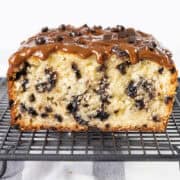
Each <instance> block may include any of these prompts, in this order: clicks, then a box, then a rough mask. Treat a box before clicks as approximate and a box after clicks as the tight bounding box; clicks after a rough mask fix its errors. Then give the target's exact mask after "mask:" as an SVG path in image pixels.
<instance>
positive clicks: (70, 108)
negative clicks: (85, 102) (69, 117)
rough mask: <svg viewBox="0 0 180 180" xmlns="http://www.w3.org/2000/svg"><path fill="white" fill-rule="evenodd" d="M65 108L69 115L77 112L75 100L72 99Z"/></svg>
mask: <svg viewBox="0 0 180 180" xmlns="http://www.w3.org/2000/svg"><path fill="white" fill-rule="evenodd" d="M66 108H67V110H68V111H69V112H70V113H74V112H76V111H77V110H78V104H77V98H74V99H73V100H72V101H71V102H70V103H69V104H68V105H67V107H66Z"/></svg>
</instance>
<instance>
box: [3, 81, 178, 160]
mask: <svg viewBox="0 0 180 180" xmlns="http://www.w3.org/2000/svg"><path fill="white" fill-rule="evenodd" d="M6 91H7V89H6V80H5V79H3V78H0V160H23V161H26V160H44V161H53V160H54V161H167V160H168V161H179V160H180V90H178V93H177V97H176V101H175V104H174V110H173V113H172V115H171V117H170V119H169V123H168V127H167V130H166V132H164V133H150V132H117V133H102V132H82V133H63V132H58V133H57V132H53V131H48V130H41V131H38V132H20V131H19V130H17V129H14V128H12V127H10V126H9V121H10V114H9V107H8V98H7V93H6Z"/></svg>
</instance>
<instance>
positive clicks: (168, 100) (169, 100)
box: [164, 96, 173, 104]
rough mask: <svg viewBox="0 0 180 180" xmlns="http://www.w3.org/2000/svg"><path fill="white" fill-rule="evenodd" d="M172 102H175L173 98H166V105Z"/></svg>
mask: <svg viewBox="0 0 180 180" xmlns="http://www.w3.org/2000/svg"><path fill="white" fill-rule="evenodd" d="M172 100H173V97H172V96H167V97H165V98H164V102H165V104H169V103H170V102H171V101H172Z"/></svg>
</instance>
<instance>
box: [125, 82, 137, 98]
mask: <svg viewBox="0 0 180 180" xmlns="http://www.w3.org/2000/svg"><path fill="white" fill-rule="evenodd" d="M126 94H127V95H128V96H130V97H131V98H134V97H136V96H137V87H136V86H135V85H134V81H132V80H131V81H130V82H129V84H128V87H127V89H126Z"/></svg>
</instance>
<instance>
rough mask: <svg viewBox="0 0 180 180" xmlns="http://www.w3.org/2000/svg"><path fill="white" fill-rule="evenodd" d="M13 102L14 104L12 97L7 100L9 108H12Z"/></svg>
mask: <svg viewBox="0 0 180 180" xmlns="http://www.w3.org/2000/svg"><path fill="white" fill-rule="evenodd" d="M13 104H14V100H13V99H10V100H9V108H12V106H13Z"/></svg>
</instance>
